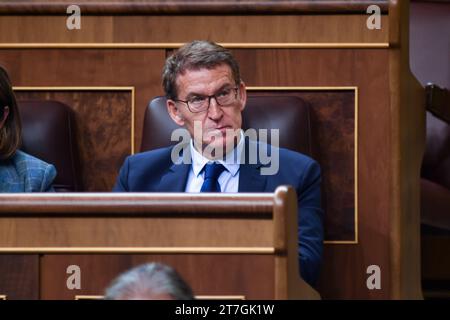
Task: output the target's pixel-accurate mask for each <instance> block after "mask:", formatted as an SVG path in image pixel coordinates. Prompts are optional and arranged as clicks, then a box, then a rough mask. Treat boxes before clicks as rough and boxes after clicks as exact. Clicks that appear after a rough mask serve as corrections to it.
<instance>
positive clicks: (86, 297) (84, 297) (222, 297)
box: [0, 294, 246, 300]
mask: <svg viewBox="0 0 450 320" xmlns="http://www.w3.org/2000/svg"><path fill="white" fill-rule="evenodd" d="M1 297H2V296H0V300H1ZM4 297H5V299H3V300H6V296H4ZM104 298H105V296H102V295H83V294H77V295H75V299H74V300H103V299H104ZM195 299H196V300H246V299H245V296H240V295H235V296H231V295H203V296H195Z"/></svg>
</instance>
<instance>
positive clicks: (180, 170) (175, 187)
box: [158, 164, 191, 192]
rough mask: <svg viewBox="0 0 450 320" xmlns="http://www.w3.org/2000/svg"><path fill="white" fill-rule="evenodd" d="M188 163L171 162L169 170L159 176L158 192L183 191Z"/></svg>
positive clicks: (188, 167)
mask: <svg viewBox="0 0 450 320" xmlns="http://www.w3.org/2000/svg"><path fill="white" fill-rule="evenodd" d="M190 168H191V165H190V164H173V165H172V166H171V167H170V169H169V171H168V172H167V173H166V174H165V175H164V176H162V177H161V181H160V182H159V186H158V191H159V192H184V190H185V188H186V182H187V177H188V173H189V169H190Z"/></svg>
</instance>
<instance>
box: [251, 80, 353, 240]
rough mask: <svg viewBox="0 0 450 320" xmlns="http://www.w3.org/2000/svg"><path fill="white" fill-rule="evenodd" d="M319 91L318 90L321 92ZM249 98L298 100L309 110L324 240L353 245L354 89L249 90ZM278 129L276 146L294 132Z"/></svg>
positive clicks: (284, 88)
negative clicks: (319, 181) (275, 96)
mask: <svg viewBox="0 0 450 320" xmlns="http://www.w3.org/2000/svg"><path fill="white" fill-rule="evenodd" d="M321 88H322V89H321ZM248 94H249V95H263V96H264V95H270V94H282V95H292V96H297V97H299V98H301V99H302V100H304V101H306V102H307V103H309V105H310V107H311V130H312V132H311V144H312V154H310V156H311V157H312V158H313V159H315V160H317V161H318V162H319V164H320V166H321V170H322V202H323V208H324V211H325V221H324V224H325V241H327V242H328V241H332V242H336V241H338V242H341V241H344V242H350V243H351V242H357V241H358V239H357V226H356V225H355V221H356V220H357V210H356V208H355V203H356V200H357V199H356V196H357V195H356V185H355V183H356V181H355V165H356V153H355V152H356V146H355V135H356V133H355V123H356V121H355V120H356V111H357V110H356V108H357V103H356V102H357V101H356V96H357V89H356V88H355V89H352V88H351V87H348V89H342V88H341V89H340V90H338V89H337V87H336V89H333V87H329V88H326V87H317V88H316V90H313V89H308V88H307V87H305V88H301V87H267V88H265V87H249V89H248ZM279 129H280V146H281V147H285V145H284V144H283V143H284V142H287V141H289V140H290V139H292V137H291V136H292V135H293V134H295V133H292V132H285V131H284V130H283V128H279Z"/></svg>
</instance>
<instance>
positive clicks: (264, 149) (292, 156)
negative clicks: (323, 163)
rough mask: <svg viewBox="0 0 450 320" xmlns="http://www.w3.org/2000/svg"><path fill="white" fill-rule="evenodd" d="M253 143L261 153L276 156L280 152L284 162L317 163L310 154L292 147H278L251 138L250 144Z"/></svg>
mask: <svg viewBox="0 0 450 320" xmlns="http://www.w3.org/2000/svg"><path fill="white" fill-rule="evenodd" d="M252 144H253V145H256V146H257V148H258V152H260V153H259V154H266V155H268V156H276V155H277V154H278V155H279V157H280V163H283V164H287V163H294V164H297V166H310V165H311V164H313V163H317V162H316V161H315V160H314V159H313V158H311V157H310V156H308V155H306V154H303V153H300V152H297V151H294V150H291V149H286V148H281V147H277V146H274V145H272V144H267V143H265V142H261V141H252V140H249V145H250V146H252ZM260 150H261V151H260Z"/></svg>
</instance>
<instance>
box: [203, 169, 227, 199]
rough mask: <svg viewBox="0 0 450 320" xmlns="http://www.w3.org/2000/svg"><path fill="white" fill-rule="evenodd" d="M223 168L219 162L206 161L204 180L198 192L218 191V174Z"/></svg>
mask: <svg viewBox="0 0 450 320" xmlns="http://www.w3.org/2000/svg"><path fill="white" fill-rule="evenodd" d="M224 170H225V167H224V166H223V165H221V164H220V163H215V162H214V163H208V164H207V165H206V166H205V180H204V181H203V185H202V188H201V189H200V192H220V184H219V181H218V178H219V176H220V175H221V173H222V172H223V171H224Z"/></svg>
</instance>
